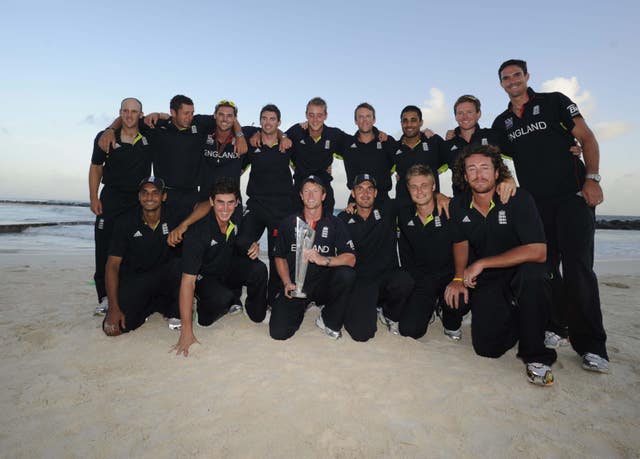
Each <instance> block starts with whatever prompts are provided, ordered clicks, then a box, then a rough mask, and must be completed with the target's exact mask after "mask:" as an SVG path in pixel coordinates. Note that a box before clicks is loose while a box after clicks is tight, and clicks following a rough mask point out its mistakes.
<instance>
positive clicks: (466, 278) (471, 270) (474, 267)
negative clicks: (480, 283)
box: [462, 260, 484, 288]
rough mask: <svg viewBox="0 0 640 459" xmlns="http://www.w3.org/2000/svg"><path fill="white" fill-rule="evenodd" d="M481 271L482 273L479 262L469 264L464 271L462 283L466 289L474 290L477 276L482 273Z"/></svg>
mask: <svg viewBox="0 0 640 459" xmlns="http://www.w3.org/2000/svg"><path fill="white" fill-rule="evenodd" d="M482 271H484V268H483V267H482V265H481V263H480V260H478V261H476V262H474V263H471V264H470V265H469V266H467V267H466V269H465V270H464V274H463V276H462V278H463V281H462V282H463V283H464V285H465V286H466V287H469V288H475V287H476V285H477V280H478V276H479V275H480V274H481V273H482Z"/></svg>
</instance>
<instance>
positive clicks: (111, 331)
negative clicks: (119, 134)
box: [102, 177, 182, 336]
mask: <svg viewBox="0 0 640 459" xmlns="http://www.w3.org/2000/svg"><path fill="white" fill-rule="evenodd" d="M138 189H139V191H138V202H139V205H138V206H136V207H135V208H134V209H132V210H130V211H129V212H127V213H125V214H124V215H122V216H120V217H119V218H118V220H117V221H116V224H115V229H114V231H113V237H112V239H111V245H110V248H109V257H108V259H107V264H106V289H107V295H108V298H109V308H108V310H107V315H106V317H105V319H104V322H103V324H102V329H103V330H104V332H105V334H107V335H109V336H117V335H120V334H121V333H124V332H129V331H131V330H135V329H136V328H138V327H139V326H140V325H142V324H143V323H144V322H145V320H146V319H147V317H148V316H150V315H151V314H152V313H154V312H160V313H162V314H163V315H164V316H165V318H167V319H168V320H169V328H172V329H174V328H179V327H180V320H179V319H178V317H179V313H178V288H179V286H180V266H179V258H178V256H177V252H176V250H175V249H172V248H171V247H169V246H168V245H167V236H168V234H169V231H170V230H171V229H173V228H174V227H175V225H176V224H177V222H178V221H180V218H181V217H182V216H179V215H176V214H173V213H172V212H171V211H170V210H169V209H167V208H166V207H165V206H164V205H163V202H164V200H165V199H166V197H167V194H166V190H165V185H164V180H162V179H161V178H158V177H147V178H144V179H142V181H141V182H140V185H139V187H138Z"/></svg>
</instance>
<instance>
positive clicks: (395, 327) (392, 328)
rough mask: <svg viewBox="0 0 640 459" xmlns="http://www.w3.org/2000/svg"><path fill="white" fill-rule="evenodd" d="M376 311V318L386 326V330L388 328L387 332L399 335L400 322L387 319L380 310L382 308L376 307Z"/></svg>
mask: <svg viewBox="0 0 640 459" xmlns="http://www.w3.org/2000/svg"><path fill="white" fill-rule="evenodd" d="M377 311H378V320H379V321H380V323H381V324H382V325H384V326H385V327H387V330H389V333H391V334H392V335H399V334H400V324H399V323H398V322H395V321H393V320H391V319H389V318H388V317H385V315H384V313H383V312H382V308H377Z"/></svg>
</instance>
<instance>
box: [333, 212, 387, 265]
mask: <svg viewBox="0 0 640 459" xmlns="http://www.w3.org/2000/svg"><path fill="white" fill-rule="evenodd" d="M396 214H397V211H396V208H395V201H394V200H387V201H385V202H384V203H382V205H380V206H375V207H374V208H373V209H372V210H371V213H370V214H369V217H367V219H366V220H364V219H363V218H362V217H361V216H360V215H358V213H357V212H355V213H353V214H349V213H347V212H345V211H342V212H340V213H339V214H338V218H339V219H340V220H342V221H343V222H344V223H345V225H346V227H347V230H348V231H349V234H350V235H351V238H352V240H353V243H354V245H355V247H356V267H355V268H356V273H357V275H358V277H368V278H373V277H376V276H379V275H382V274H383V273H384V272H386V271H388V270H390V269H393V268H397V267H398V254H397V250H396V241H397V238H396V228H395V226H396Z"/></svg>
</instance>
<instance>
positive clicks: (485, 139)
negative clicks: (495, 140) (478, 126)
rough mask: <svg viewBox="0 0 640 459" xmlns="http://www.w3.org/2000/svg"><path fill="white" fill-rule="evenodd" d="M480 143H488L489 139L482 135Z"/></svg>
mask: <svg viewBox="0 0 640 459" xmlns="http://www.w3.org/2000/svg"><path fill="white" fill-rule="evenodd" d="M480 145H489V141H488V140H487V138H486V137H483V138H482V140H480Z"/></svg>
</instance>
